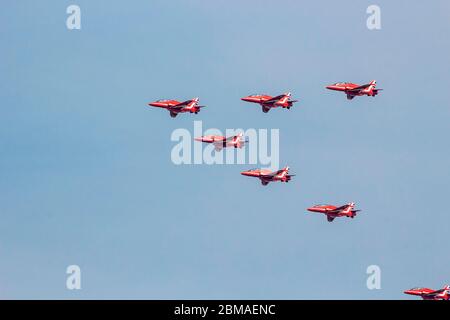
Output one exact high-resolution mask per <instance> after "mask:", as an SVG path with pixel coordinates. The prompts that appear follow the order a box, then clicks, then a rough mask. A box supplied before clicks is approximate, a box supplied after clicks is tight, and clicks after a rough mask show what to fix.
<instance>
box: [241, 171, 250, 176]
mask: <svg viewBox="0 0 450 320" xmlns="http://www.w3.org/2000/svg"><path fill="white" fill-rule="evenodd" d="M241 174H242V175H243V176H249V175H251V172H250V171H242V172H241Z"/></svg>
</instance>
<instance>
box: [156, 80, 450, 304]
mask: <svg viewBox="0 0 450 320" xmlns="http://www.w3.org/2000/svg"><path fill="white" fill-rule="evenodd" d="M376 85H377V82H376V81H375V80H372V81H370V82H369V83H367V84H363V85H359V84H355V83H351V82H337V83H334V84H332V85H328V86H326V89H329V90H333V91H341V92H344V93H345V94H346V96H347V99H348V100H352V99H353V98H354V97H356V96H368V97H375V96H376V95H377V94H378V92H379V91H380V90H383V89H378V88H376ZM241 100H242V101H245V102H250V103H256V104H259V105H260V106H261V109H262V111H263V112H264V113H268V112H269V111H270V109H272V108H283V109H290V108H291V107H292V106H293V105H294V103H295V102H298V100H291V93H290V92H287V93H283V94H280V95H277V96H270V95H267V94H254V95H249V96H246V97H243V98H241ZM148 105H149V106H151V107H156V108H163V109H166V110H168V111H169V113H170V116H171V117H172V118H175V117H176V116H177V115H178V114H179V113H194V114H198V113H199V112H200V109H201V108H203V107H205V106H200V105H199V98H194V99H190V100H186V101H183V102H180V101H177V100H157V101H154V102H150V103H149V104H148ZM194 139H195V140H196V141H199V142H202V143H210V144H213V145H214V148H215V150H216V151H221V150H222V149H223V148H227V147H231V148H242V147H243V146H244V145H245V143H246V142H248V141H247V140H246V139H245V138H244V137H243V134H242V133H241V134H238V135H235V136H230V137H224V136H215V135H207V136H201V137H196V138H194ZM241 175H244V176H248V177H253V178H258V179H259V180H260V181H261V184H262V185H264V186H267V185H268V184H269V183H270V182H277V181H278V182H286V183H287V182H289V181H290V180H291V179H292V177H293V176H295V175H294V174H290V173H289V167H288V166H286V167H284V168H283V169H280V170H277V171H274V172H272V171H270V170H267V169H251V170H246V171H243V172H241ZM307 210H308V211H310V212H314V213H321V214H324V215H325V216H326V217H327V220H328V221H329V222H332V221H333V220H334V219H336V218H338V217H348V218H352V219H353V218H354V217H356V214H357V213H358V212H359V211H361V210H355V203H354V202H350V203H347V204H345V205H342V206H335V205H330V204H325V205H315V206H312V207H310V208H307ZM404 293H405V294H409V295H415V296H420V297H422V298H423V299H424V300H450V286H448V285H447V286H445V287H444V288H442V289H439V290H433V289H429V288H413V289H409V290H406V291H404Z"/></svg>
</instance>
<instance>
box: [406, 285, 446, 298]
mask: <svg viewBox="0 0 450 320" xmlns="http://www.w3.org/2000/svg"><path fill="white" fill-rule="evenodd" d="M404 293H405V294H410V295H413V296H420V297H422V299H423V300H450V286H449V285H446V286H445V287H444V288H442V289H439V290H433V289H429V288H412V289H409V290H406V291H405V292H404Z"/></svg>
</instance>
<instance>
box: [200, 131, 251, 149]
mask: <svg viewBox="0 0 450 320" xmlns="http://www.w3.org/2000/svg"><path fill="white" fill-rule="evenodd" d="M243 136H244V134H243V133H239V134H238V135H235V136H231V137H224V136H214V135H209V136H201V137H197V138H195V139H194V140H195V141H200V142H205V143H213V144H214V148H215V149H216V151H220V150H222V149H223V148H227V147H234V148H242V147H243V146H244V145H245V143H246V142H248V141H247V140H245V139H244V137H243Z"/></svg>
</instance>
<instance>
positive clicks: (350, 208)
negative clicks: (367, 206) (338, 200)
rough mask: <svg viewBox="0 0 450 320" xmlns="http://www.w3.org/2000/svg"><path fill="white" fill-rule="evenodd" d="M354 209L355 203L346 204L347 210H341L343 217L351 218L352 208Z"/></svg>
mask: <svg viewBox="0 0 450 320" xmlns="http://www.w3.org/2000/svg"><path fill="white" fill-rule="evenodd" d="M354 207H355V203H354V202H350V203H348V204H347V208H345V209H344V210H342V213H344V214H345V215H347V216H348V217H351V216H353V212H352V211H353V208H354Z"/></svg>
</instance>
